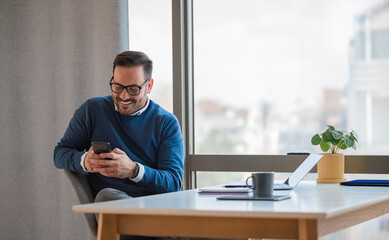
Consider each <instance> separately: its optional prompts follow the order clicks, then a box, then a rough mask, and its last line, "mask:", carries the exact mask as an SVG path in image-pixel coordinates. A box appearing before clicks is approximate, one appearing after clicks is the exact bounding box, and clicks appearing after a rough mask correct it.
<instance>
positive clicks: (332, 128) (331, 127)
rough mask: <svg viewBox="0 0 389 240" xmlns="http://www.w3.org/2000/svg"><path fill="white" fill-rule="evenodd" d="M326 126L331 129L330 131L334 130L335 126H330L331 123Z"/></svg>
mask: <svg viewBox="0 0 389 240" xmlns="http://www.w3.org/2000/svg"><path fill="white" fill-rule="evenodd" d="M327 127H328V128H329V129H331V130H332V131H334V130H335V128H334V127H333V126H331V125H327Z"/></svg>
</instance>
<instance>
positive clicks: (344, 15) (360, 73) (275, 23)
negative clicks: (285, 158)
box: [193, 0, 389, 154]
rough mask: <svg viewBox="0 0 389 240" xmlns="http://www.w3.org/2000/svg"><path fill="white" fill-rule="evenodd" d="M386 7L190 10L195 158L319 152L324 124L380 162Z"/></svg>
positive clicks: (252, 0)
mask: <svg viewBox="0 0 389 240" xmlns="http://www.w3.org/2000/svg"><path fill="white" fill-rule="evenodd" d="M388 5H389V4H388V3H387V2H386V3H384V1H377V0H370V1H365V0H363V1H362V0H349V1H336V0H331V1H328V0H321V1H310V0H298V1H297V0H295V1H280V0H278V1H270V2H269V1H265V0H263V1H258V0H245V1H239V0H229V1H220V0H194V1H193V40H194V45H193V49H194V53H193V56H194V99H195V103H194V108H195V112H194V114H195V121H194V122H195V126H194V129H195V154H286V153H287V152H296V151H304V152H319V151H320V150H319V149H318V148H317V147H313V146H312V145H311V143H310V139H311V137H312V136H313V134H314V133H316V132H319V131H324V130H325V129H326V126H325V125H327V124H329V125H333V126H335V127H336V128H339V129H342V130H351V128H352V129H354V130H355V131H356V132H357V133H358V134H359V136H360V143H359V145H358V151H349V152H347V154H386V153H387V152H389V134H387V132H388V131H389V127H388V125H387V122H389V114H388V113H387V111H386V109H387V106H388V104H389V90H388V89H389V88H388V87H389V86H388V85H389V74H388V72H387V69H389V57H388V44H387V42H388V36H389V35H388V34H387V33H388V32H389V22H388V21H387V19H388V15H389V7H388Z"/></svg>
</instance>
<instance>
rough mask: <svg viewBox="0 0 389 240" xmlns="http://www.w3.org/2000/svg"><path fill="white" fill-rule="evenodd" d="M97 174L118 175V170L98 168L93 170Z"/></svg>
mask: <svg viewBox="0 0 389 240" xmlns="http://www.w3.org/2000/svg"><path fill="white" fill-rule="evenodd" d="M93 170H94V171H95V172H99V173H101V174H113V173H116V170H115V169H114V168H110V167H103V168H102V167H97V168H94V169H93Z"/></svg>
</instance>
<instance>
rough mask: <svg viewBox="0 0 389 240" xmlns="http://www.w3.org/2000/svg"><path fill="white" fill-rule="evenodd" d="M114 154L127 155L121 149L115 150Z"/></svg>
mask: <svg viewBox="0 0 389 240" xmlns="http://www.w3.org/2000/svg"><path fill="white" fill-rule="evenodd" d="M112 152H113V153H116V154H123V153H125V152H123V151H122V150H120V149H119V148H115V149H114V150H113V151H112Z"/></svg>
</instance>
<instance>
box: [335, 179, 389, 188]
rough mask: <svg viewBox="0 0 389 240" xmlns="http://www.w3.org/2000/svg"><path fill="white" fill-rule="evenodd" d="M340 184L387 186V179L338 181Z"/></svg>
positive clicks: (388, 184) (388, 185)
mask: <svg viewBox="0 0 389 240" xmlns="http://www.w3.org/2000/svg"><path fill="white" fill-rule="evenodd" d="M340 185H346V186H373V187H389V180H374V179H358V180H352V181H347V182H342V183H340Z"/></svg>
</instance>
